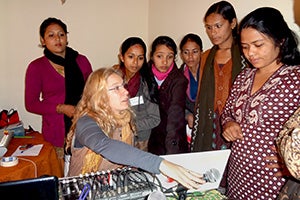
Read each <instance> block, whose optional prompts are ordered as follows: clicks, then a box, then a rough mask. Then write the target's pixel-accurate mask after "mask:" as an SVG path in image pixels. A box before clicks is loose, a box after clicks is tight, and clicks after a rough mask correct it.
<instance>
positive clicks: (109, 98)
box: [66, 68, 205, 188]
mask: <svg viewBox="0 0 300 200" xmlns="http://www.w3.org/2000/svg"><path fill="white" fill-rule="evenodd" d="M121 74H122V73H121V72H119V71H116V70H114V69H112V68H100V69H98V70H96V71H95V72H93V73H92V74H91V75H90V77H89V79H88V80H87V82H86V85H85V88H84V91H83V96H82V99H81V100H80V102H79V104H78V106H77V108H76V111H75V115H74V120H73V125H72V127H71V130H70V132H69V134H68V138H67V146H66V148H70V147H71V152H72V158H71V163H70V169H69V176H75V175H79V174H80V173H85V172H92V171H98V170H104V169H112V168H114V167H116V166H115V163H117V164H121V165H128V166H133V167H138V168H141V169H144V170H146V171H149V172H151V173H157V174H158V173H160V172H161V173H163V174H165V175H167V176H169V177H171V178H173V179H174V180H177V181H178V182H180V183H181V184H182V185H184V186H185V187H187V188H198V187H199V186H200V184H202V183H204V182H205V181H204V180H203V179H202V175H200V174H197V173H194V172H190V171H188V170H187V169H185V168H183V167H181V166H178V165H176V164H173V163H171V162H169V161H166V160H164V159H163V158H161V157H158V156H156V155H153V154H150V153H147V152H144V151H141V150H139V149H137V148H134V147H133V146H131V145H132V144H133V136H134V132H135V125H134V123H133V112H132V110H131V108H130V106H129V96H128V91H127V90H126V89H125V88H124V80H123V78H122V75H121Z"/></svg>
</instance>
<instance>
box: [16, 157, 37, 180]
mask: <svg viewBox="0 0 300 200" xmlns="http://www.w3.org/2000/svg"><path fill="white" fill-rule="evenodd" d="M19 160H25V161H28V162H31V163H32V164H33V166H34V178H37V166H36V164H35V162H33V161H32V160H29V159H27V158H19Z"/></svg>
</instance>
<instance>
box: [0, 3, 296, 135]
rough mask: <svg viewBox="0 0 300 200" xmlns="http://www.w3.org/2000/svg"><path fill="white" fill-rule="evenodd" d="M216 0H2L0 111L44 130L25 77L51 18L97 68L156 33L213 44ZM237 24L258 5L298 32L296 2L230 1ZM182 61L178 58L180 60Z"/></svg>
mask: <svg viewBox="0 0 300 200" xmlns="http://www.w3.org/2000/svg"><path fill="white" fill-rule="evenodd" d="M213 2H216V1H214V0H206V1H205V0H88V1H87V0H66V3H65V4H63V5H62V4H61V1H60V0H25V1H23V0H0V24H1V29H0V44H1V46H0V66H1V68H0V92H1V95H0V109H4V108H5V109H9V108H16V109H18V110H19V113H20V117H21V119H22V120H23V122H24V124H25V127H27V126H28V125H29V124H30V125H31V126H32V127H33V128H34V129H36V130H40V126H41V125H40V124H41V119H40V116H37V115H34V114H31V113H28V112H27V111H26V110H25V108H24V76H25V70H26V68H27V65H28V63H29V62H30V61H32V60H33V59H35V58H37V57H39V56H41V55H42V49H41V48H39V47H38V44H39V35H38V28H39V25H40V23H41V22H42V21H43V20H44V19H45V18H47V17H49V16H54V17H57V18H61V19H62V20H63V21H64V22H65V23H66V24H67V25H68V30H69V32H70V33H69V45H70V46H71V47H72V48H74V49H76V50H78V51H79V52H80V53H82V54H84V55H86V56H87V57H88V58H89V60H90V61H91V63H92V65H93V68H94V69H97V68H99V67H100V66H103V67H106V66H111V65H112V64H115V63H117V62H118V60H117V53H118V48H119V46H120V44H121V42H122V41H123V40H124V39H125V38H127V37H129V36H140V37H141V38H143V39H144V40H145V42H146V43H147V44H150V42H151V41H152V40H153V39H154V38H155V37H156V36H158V35H169V36H171V37H172V38H173V39H174V40H175V41H176V42H177V43H179V41H180V39H181V38H182V37H183V36H184V35H185V34H186V33H189V32H194V33H197V34H199V35H200V36H201V38H202V39H203V41H204V49H207V48H209V47H210V45H211V44H210V42H209V40H208V38H207V36H206V34H205V32H204V29H203V23H202V19H203V15H204V13H205V11H206V10H207V8H208V7H209V5H211V4H212V3H213ZM230 2H231V3H232V4H233V5H234V7H235V9H236V11H237V15H238V18H239V20H240V19H241V18H242V17H243V16H244V15H245V14H247V13H248V12H250V11H251V10H253V9H255V8H257V7H260V6H273V7H276V8H278V9H280V11H281V12H282V13H283V15H284V17H285V19H286V20H287V21H288V23H289V25H290V27H291V28H292V29H294V30H295V31H297V33H298V34H299V28H298V27H297V26H296V25H295V24H294V20H293V13H292V10H293V9H292V0H264V1H261V0H251V5H249V2H250V1H249V0H231V1H230ZM178 62H179V63H181V62H180V60H178Z"/></svg>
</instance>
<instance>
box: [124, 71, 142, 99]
mask: <svg viewBox="0 0 300 200" xmlns="http://www.w3.org/2000/svg"><path fill="white" fill-rule="evenodd" d="M121 69H122V71H123V73H124V74H125V75H126V72H125V67H122V68H121ZM140 83H141V75H140V72H137V73H135V75H134V76H133V77H131V79H130V80H129V81H128V83H127V84H126V85H125V88H126V89H127V90H128V92H129V96H130V97H135V96H136V95H137V93H138V91H139V88H140Z"/></svg>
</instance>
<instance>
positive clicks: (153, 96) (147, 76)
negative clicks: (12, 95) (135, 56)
mask: <svg viewBox="0 0 300 200" xmlns="http://www.w3.org/2000/svg"><path fill="white" fill-rule="evenodd" d="M136 44H138V45H141V47H142V48H143V50H144V63H143V65H142V67H141V69H140V70H139V73H140V75H141V77H142V80H143V81H145V82H146V83H147V86H148V90H149V95H150V100H151V101H152V102H154V103H158V99H157V93H158V89H157V85H155V80H154V78H153V76H152V72H151V71H150V69H149V67H148V64H147V58H146V53H147V47H146V44H145V43H144V41H143V40H142V39H141V38H139V37H129V38H127V39H126V40H125V41H124V42H123V43H122V45H121V48H120V53H121V55H122V56H124V55H125V53H126V51H127V50H128V49H129V48H130V47H132V46H134V45H136ZM120 67H125V65H124V63H123V62H122V61H121V60H120Z"/></svg>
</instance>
